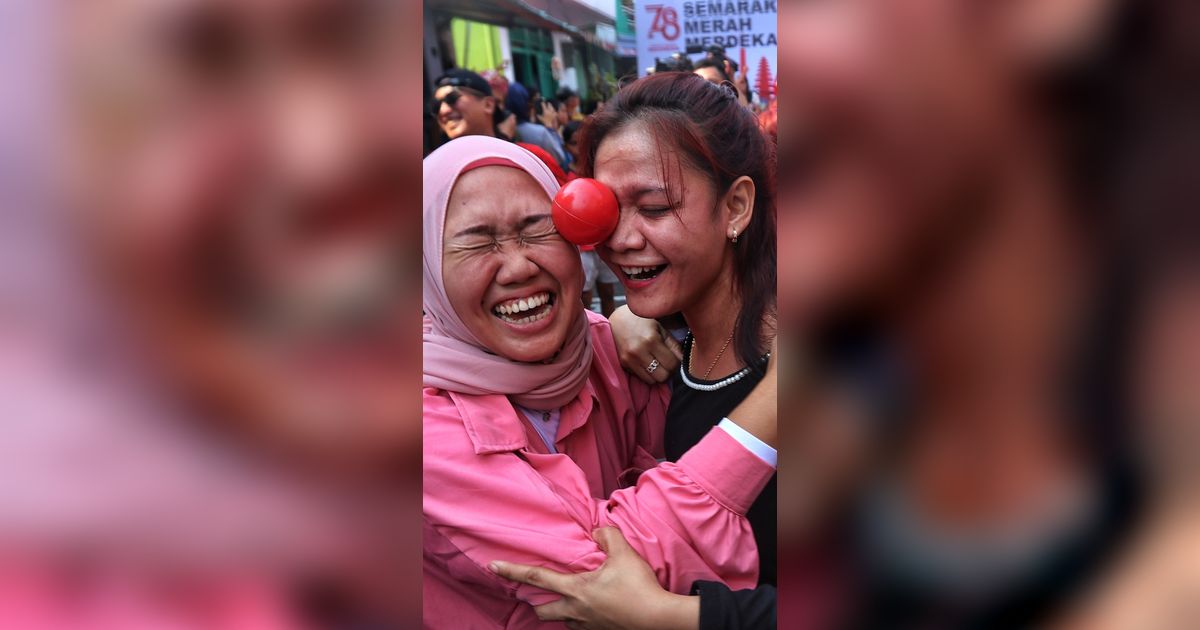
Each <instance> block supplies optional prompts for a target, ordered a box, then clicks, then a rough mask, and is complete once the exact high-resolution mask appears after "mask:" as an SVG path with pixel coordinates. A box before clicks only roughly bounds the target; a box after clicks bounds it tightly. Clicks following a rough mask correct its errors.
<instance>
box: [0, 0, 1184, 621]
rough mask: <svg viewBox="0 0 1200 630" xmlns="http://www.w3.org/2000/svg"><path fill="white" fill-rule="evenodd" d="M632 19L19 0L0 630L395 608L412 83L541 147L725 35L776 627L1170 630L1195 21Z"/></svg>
mask: <svg viewBox="0 0 1200 630" xmlns="http://www.w3.org/2000/svg"><path fill="white" fill-rule="evenodd" d="M650 4H652V3H646V4H645V5H643V4H641V3H638V2H599V1H597V2H590V1H589V2H579V1H573V0H572V1H568V0H562V1H553V0H546V1H541V2H535V1H534V0H523V1H519V0H503V1H500V0H497V1H496V2H489V3H475V2H471V3H468V2H455V1H454V0H438V1H430V2H427V3H425V4H424V5H422V4H420V3H408V2H400V1H398V0H176V1H165V0H92V1H91V2H87V3H67V2H44V1H43V2H38V1H35V0H9V1H8V2H6V3H4V7H3V8H2V9H0V15H3V17H4V18H5V19H3V20H0V30H2V35H3V36H0V47H2V48H3V55H0V63H2V67H3V77H4V79H5V81H4V87H3V88H2V89H3V98H0V216H3V224H2V225H3V229H2V230H0V239H3V244H2V245H0V309H2V310H0V349H2V351H0V372H2V373H3V377H0V401H3V402H2V403H0V405H2V406H0V410H2V411H0V431H2V433H0V558H3V560H2V561H0V626H3V627H21V628H62V627H75V628H80V627H83V628H88V627H167V626H171V627H204V628H213V627H231V626H236V627H255V628H258V627H297V626H299V627H410V626H415V625H416V624H417V623H419V622H417V621H416V620H417V619H419V606H420V604H419V588H420V581H419V577H418V573H417V571H418V566H419V563H418V559H419V557H418V554H419V544H420V534H419V529H418V527H419V522H418V518H419V517H418V516H417V514H418V510H417V504H418V501H419V496H420V494H419V483H420V482H419V478H420V477H419V465H420V462H419V459H418V456H417V453H418V452H419V450H418V449H419V435H420V434H419V432H418V431H419V424H418V423H419V420H418V419H419V417H420V416H419V403H418V398H417V378H418V371H419V370H418V363H419V359H418V357H419V356H420V354H419V349H418V337H417V333H416V331H417V321H418V318H419V309H418V308H417V307H416V306H415V304H414V302H415V296H416V295H417V294H418V288H419V287H418V283H419V279H418V278H419V276H418V260H417V252H418V250H419V245H418V240H417V238H416V236H417V230H416V229H414V226H415V222H416V221H417V218H416V217H417V216H418V215H417V212H416V209H417V208H418V207H419V205H420V199H419V195H420V193H419V191H420V185H419V183H418V182H419V181H420V176H419V173H420V159H421V157H422V155H423V154H425V153H427V152H428V151H429V150H431V149H432V147H434V146H437V144H438V143H439V142H441V141H444V138H442V137H441V136H439V135H438V134H439V133H440V132H441V129H440V128H439V126H438V125H437V124H436V115H435V114H434V112H431V111H430V108H429V107H428V103H429V101H430V100H431V99H432V98H433V97H434V94H433V92H434V88H435V86H434V84H433V83H432V82H431V80H432V78H434V77H437V76H438V75H439V74H441V73H443V72H445V71H446V70H448V69H451V68H468V69H471V70H473V71H476V72H479V73H481V74H482V73H488V72H491V73H492V74H491V75H489V76H488V77H485V78H486V79H489V80H490V79H492V78H493V77H494V78H497V79H498V78H499V77H501V76H502V77H504V78H505V79H506V80H507V81H508V82H513V83H521V84H523V85H525V86H526V87H527V88H535V89H537V90H538V91H539V92H540V94H541V96H542V97H543V98H544V99H546V100H558V101H559V102H558V103H557V104H555V105H554V109H555V114H556V116H557V114H558V111H559V109H560V107H561V108H562V109H566V110H568V111H567V115H568V116H567V118H568V119H567V121H566V123H564V124H565V125H569V124H570V123H571V122H573V121H572V119H571V118H572V116H573V115H574V114H573V113H572V112H574V111H577V112H579V114H580V115H581V116H582V115H585V114H586V113H587V112H590V111H592V110H594V109H595V108H596V107H600V106H602V105H601V103H602V102H603V100H604V99H605V98H607V96H609V95H611V94H612V92H613V91H614V90H616V89H619V87H620V85H621V84H622V80H623V79H625V78H626V77H632V76H636V75H640V74H644V73H646V72H648V71H650V70H651V68H654V69H655V70H670V69H678V66H680V65H682V64H684V63H685V61H684V58H686V59H687V62H686V63H692V64H695V63H696V62H697V61H699V60H701V59H703V58H707V57H709V56H712V55H715V54H716V52H715V49H714V47H718V48H723V49H724V50H723V52H722V53H721V54H722V55H723V57H724V58H725V59H729V60H730V61H732V62H736V63H737V64H738V70H737V71H735V74H740V75H742V80H741V81H739V89H740V91H741V95H742V98H744V99H745V101H746V103H747V106H749V107H756V108H758V109H760V110H762V113H763V114H764V119H767V118H768V117H772V113H771V112H770V109H769V106H770V103H771V102H772V101H773V100H774V99H776V98H777V97H778V95H779V94H778V92H779V91H780V90H781V91H782V99H783V107H782V110H781V111H779V114H778V116H779V119H778V137H779V143H780V145H779V146H780V164H779V166H780V193H781V194H780V195H779V199H780V200H781V201H780V208H779V209H780V211H781V212H780V226H781V237H780V238H781V239H783V242H781V243H780V251H781V254H782V255H781V257H780V267H781V269H780V272H781V273H780V287H779V289H780V293H779V295H780V309H781V315H782V322H783V329H782V330H783V333H782V335H783V338H784V341H785V346H784V351H783V352H782V353H781V356H782V358H783V361H784V369H785V373H784V375H785V377H786V378H788V379H789V381H790V382H789V385H788V386H786V387H784V388H783V391H784V392H786V396H787V398H786V399H785V400H781V402H780V408H781V409H786V410H787V412H786V413H785V414H783V416H782V421H783V422H784V423H785V429H784V442H785V443H784V446H783V448H782V449H781V455H782V463H781V465H780V490H779V492H780V517H779V518H780V526H781V527H780V543H781V545H780V549H781V557H780V560H781V563H780V566H781V569H780V571H781V588H782V589H783V593H784V597H782V598H781V600H780V601H781V609H780V626H781V627H789V628H791V627H797V628H833V627H856V628H915V627H920V628H986V627H997V628H1012V627H1054V628H1138V629H1146V628H1151V629H1155V628H1172V629H1173V628H1190V627H1194V625H1195V623H1196V622H1195V620H1196V619H1198V618H1200V616H1198V615H1200V613H1197V611H1195V610H1194V607H1195V603H1194V602H1196V601H1200V600H1198V599H1197V597H1196V594H1197V592H1198V591H1200V574H1198V573H1200V572H1198V571H1197V568H1196V567H1200V544H1198V543H1197V539H1196V538H1195V535H1194V532H1195V531H1196V527H1197V526H1200V501H1197V499H1196V497H1197V488H1198V486H1197V481H1198V480H1200V465H1198V464H1200V457H1197V447H1198V446H1200V387H1197V386H1196V385H1197V383H1198V380H1200V326H1198V325H1197V322H1200V275H1198V273H1197V272H1198V271H1200V267H1198V263H1200V248H1197V243H1196V239H1197V236H1198V235H1200V230H1198V228H1200V225H1198V223H1200V221H1198V216H1197V207H1200V206H1198V203H1197V202H1200V188H1198V186H1200V178H1197V177H1196V173H1195V169H1196V164H1198V163H1200V160H1198V159H1197V158H1198V157H1200V122H1198V120H1197V114H1196V112H1198V111H1200V83H1198V81H1197V79H1198V77H1197V73H1198V72H1200V47H1198V45H1197V42H1200V37H1198V35H1200V7H1198V6H1197V5H1196V4H1195V3H1192V2H1188V1H1187V0H1140V1H1134V0H1127V1H1122V0H1056V2H1052V3H1050V2H1040V1H1038V0H1013V1H1010V2H1005V3H987V2H976V1H973V0H887V1H886V2H885V1H879V0H793V1H792V2H784V3H781V4H782V6H779V7H778V9H779V12H778V27H777V32H776V31H771V33H772V34H774V35H775V39H776V43H778V66H776V65H775V63H776V62H775V60H774V59H771V60H768V62H767V66H768V72H767V73H766V76H765V77H763V76H762V73H760V72H758V70H759V69H760V67H761V65H762V63H761V62H760V61H759V60H758V59H756V56H757V55H755V54H753V53H750V54H749V55H748V58H747V60H745V61H743V59H742V53H741V50H742V49H747V50H752V49H753V48H754V44H756V43H758V42H756V41H755V39H754V36H755V35H756V34H757V35H758V36H759V40H760V41H761V43H763V44H764V45H765V44H766V43H767V41H768V40H767V37H766V31H764V30H763V29H762V28H760V25H759V24H758V23H757V22H752V23H750V24H748V25H745V26H748V27H749V28H748V29H743V26H744V24H743V23H742V22H741V21H740V18H736V19H734V24H733V25H732V26H731V27H730V28H729V29H725V30H723V32H722V33H720V34H717V33H715V32H710V33H696V32H693V33H691V34H690V35H692V36H693V38H694V39H696V38H699V39H700V40H701V41H699V42H692V43H691V44H690V45H689V43H688V42H687V38H688V35H689V33H688V32H687V28H688V24H689V23H697V24H698V23H699V21H700V20H699V18H696V15H697V14H698V13H699V12H700V11H704V12H706V13H709V12H711V11H713V9H711V8H710V7H709V5H713V4H721V5H722V7H721V8H720V9H717V11H724V10H725V7H724V5H726V4H729V3H708V2H704V3H701V2H681V3H653V4H656V5H658V6H659V7H660V9H661V7H662V6H663V5H664V4H670V5H671V6H672V7H676V5H678V8H677V11H678V13H677V14H676V15H675V18H674V19H673V20H672V19H671V17H670V16H669V15H667V14H665V12H663V11H661V10H659V11H652V10H651V9H650V7H649V5H650ZM733 4H734V10H735V11H737V10H739V7H738V5H740V4H748V5H749V6H750V7H752V6H753V4H756V3H733ZM757 4H761V5H766V4H771V6H772V8H774V3H757ZM685 5H686V6H685ZM701 5H703V8H699V7H700V6H701ZM689 7H690V8H689ZM760 8H762V7H760ZM689 10H690V11H691V12H692V14H691V15H692V18H694V19H691V20H690V22H689V17H688V13H687V12H688V11H689ZM672 25H674V27H675V29H676V30H675V31H672ZM655 26H657V29H656V28H654V27H655ZM726 26H730V25H728V24H726ZM711 29H712V27H711V26H710V31H711ZM680 30H682V31H683V34H682V38H683V39H684V42H683V45H682V46H681V47H680V46H677V47H676V48H675V49H674V50H670V51H668V50H666V49H662V50H657V51H651V50H649V49H648V48H647V49H646V50H639V40H638V33H639V32H642V33H644V37H643V40H645V41H643V42H642V43H646V41H648V40H649V39H650V34H651V33H656V34H657V35H658V36H661V37H664V38H666V37H667V36H668V35H670V34H671V33H672V32H677V31H680ZM743 30H746V32H745V33H743V32H742V31H743ZM705 35H707V36H708V37H709V39H708V40H707V41H705V40H703V36H705ZM743 35H745V36H746V37H749V39H747V40H743V39H742V37H743ZM718 36H719V37H721V38H722V39H721V40H720V41H718V40H717V39H716V38H717V37H718ZM731 37H732V38H733V39H732V40H730V39H727V38H731ZM680 48H682V50H680ZM646 53H649V55H650V56H649V59H650V61H647V56H646ZM760 58H762V59H766V56H765V55H762V56H761V57H760ZM418 59H420V60H421V62H422V63H421V64H420V65H418V63H417V60H418ZM722 65H723V64H722ZM747 70H749V71H747ZM735 78H736V77H735ZM418 82H420V83H421V84H422V91H421V93H418V92H417V91H416V90H415V89H414V87H415V85H416V84H417V83H418ZM489 82H490V81H489ZM496 83H500V82H499V81H496ZM564 88H566V89H567V90H569V92H571V93H573V94H574V96H575V97H576V98H577V99H578V102H577V103H576V104H574V105H573V106H566V107H562V106H564V105H567V101H570V98H566V99H560V98H559V96H560V94H563V95H566V96H568V97H569V96H570V94H568V93H564V92H562V90H563V89H564ZM573 108H578V109H573ZM431 119H432V120H431ZM418 120H421V121H422V122H421V123H420V124H421V131H422V133H421V143H422V146H421V148H418V146H417V143H418V140H417V138H418V136H417V129H418V127H417V125H418V124H419V123H418V122H417V121H418ZM547 121H549V117H548V118H547ZM574 122H577V121H574ZM564 137H565V136H564ZM564 148H565V147H564ZM564 159H565V156H564ZM603 297H604V296H603V295H602V294H598V295H597V296H596V302H595V307H596V308H599V309H603V308H604V305H603ZM613 299H619V296H613ZM405 383H407V384H408V385H404V384H405Z"/></svg>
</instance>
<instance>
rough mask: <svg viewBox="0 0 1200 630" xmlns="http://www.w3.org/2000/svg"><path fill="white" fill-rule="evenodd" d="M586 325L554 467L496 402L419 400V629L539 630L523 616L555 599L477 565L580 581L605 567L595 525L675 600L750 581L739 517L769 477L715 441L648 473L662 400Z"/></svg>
mask: <svg viewBox="0 0 1200 630" xmlns="http://www.w3.org/2000/svg"><path fill="white" fill-rule="evenodd" d="M589 317H590V318H591V321H590V324H591V326H590V331H591V335H592V343H593V344H594V353H595V354H594V358H593V361H592V370H591V376H590V377H589V379H588V382H587V384H586V385H585V386H584V388H583V390H582V391H581V392H580V395H579V397H578V398H576V399H575V400H574V401H573V402H571V403H569V404H568V405H566V406H565V407H564V408H563V409H562V416H561V421H560V425H559V429H558V435H557V439H556V443H555V447H556V449H557V450H558V453H557V454H551V453H549V450H548V449H547V448H546V446H545V444H544V443H543V442H542V440H541V438H540V437H538V435H537V433H536V431H535V430H534V429H533V428H532V427H531V426H529V423H528V421H527V420H525V419H524V418H523V417H522V416H521V415H520V414H519V413H518V412H517V411H516V410H515V409H514V408H513V406H512V404H511V403H510V402H509V401H508V399H507V397H505V396H500V395H495V396H463V395H458V394H455V393H451V392H446V391H442V390H438V389H434V388H426V389H425V390H424V392H423V403H424V534H423V537H424V540H423V544H424V580H423V590H424V593H423V602H424V611H425V612H424V617H425V626H426V627H430V628H529V627H540V625H541V624H542V622H540V621H539V620H538V619H537V616H536V615H535V614H534V612H533V608H532V607H531V605H534V606H536V605H540V604H544V603H547V602H549V601H553V600H555V599H557V598H558V595H556V594H553V593H550V592H548V591H544V590H541V589H537V588H534V587H530V586H525V585H517V584H516V583H513V582H510V581H507V580H504V579H502V578H499V577H498V576H496V575H495V574H493V573H492V572H491V571H489V570H488V569H487V563H488V562H490V561H492V560H509V561H513V562H521V563H526V564H536V565H542V566H546V567H550V568H552V569H555V570H558V571H564V572H579V571H590V570H593V569H596V568H597V567H599V566H600V564H601V563H602V562H603V561H604V554H603V552H601V551H600V549H599V547H598V546H597V545H596V543H595V541H593V540H592V530H594V529H595V528H597V527H602V526H614V527H617V528H619V529H620V530H621V532H622V533H623V534H624V535H625V537H626V539H628V541H629V543H630V545H632V546H633V548H634V549H636V550H637V552H638V553H639V554H640V555H641V556H642V557H643V558H645V559H646V561H647V562H649V563H650V565H651V566H653V567H654V568H655V572H656V573H657V575H658V579H659V582H660V583H661V584H662V585H663V586H664V587H665V588H667V589H670V590H671V591H674V592H676V593H686V592H688V590H689V589H690V587H691V585H692V582H693V581H695V580H698V579H706V580H714V579H716V580H721V581H723V582H725V583H726V584H728V585H729V586H731V587H732V588H735V589H739V588H750V587H753V586H754V584H755V582H756V581H757V578H758V553H757V549H756V547H755V544H754V537H753V535H752V533H751V531H750V526H749V524H748V523H747V521H746V519H745V513H746V510H747V509H748V508H749V507H750V504H751V502H752V501H753V500H754V498H755V497H756V496H757V495H758V493H759V491H761V490H762V488H763V486H764V485H765V484H766V482H767V480H768V479H770V477H771V475H772V473H773V472H774V471H773V469H772V468H771V466H769V465H768V464H766V463H765V462H763V461H762V460H761V459H759V458H758V457H757V456H755V455H754V454H752V453H751V452H750V451H748V450H746V449H745V448H744V447H743V446H742V445H741V444H739V443H738V442H737V441H736V440H734V439H733V438H732V437H730V436H729V435H728V434H726V433H725V432H724V431H722V430H719V429H714V430H712V431H711V432H709V434H708V435H707V436H706V437H705V438H704V439H703V440H701V441H700V443H699V444H697V445H696V446H695V447H693V448H692V449H691V450H690V451H688V452H687V453H686V454H685V455H684V456H683V457H682V458H681V459H680V460H679V462H678V463H670V462H667V463H662V464H659V465H657V466H655V461H656V460H655V459H654V457H655V456H660V455H661V450H662V430H663V420H664V417H665V414H666V407H667V403H668V397H669V392H668V391H667V390H666V388H665V387H662V386H659V387H656V388H650V387H648V386H646V385H645V384H643V383H642V382H641V381H639V380H637V379H636V378H633V377H630V376H629V375H627V374H626V373H625V372H624V371H623V370H622V369H621V366H620V363H619V361H618V360H617V352H616V347H615V346H614V345H613V341H612V336H611V332H610V329H609V326H608V322H607V321H606V320H604V318H602V317H600V316H598V315H596V316H594V317H593V316H592V314H591V313H589ZM644 469H645V470H646V472H645V473H644V474H641V475H640V477H638V476H637V473H638V472H639V471H640V470H644ZM634 479H636V485H633V486H632V487H626V486H628V485H629V482H631V481H633V480H634Z"/></svg>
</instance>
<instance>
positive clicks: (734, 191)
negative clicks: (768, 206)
mask: <svg viewBox="0 0 1200 630" xmlns="http://www.w3.org/2000/svg"><path fill="white" fill-rule="evenodd" d="M722 205H723V207H724V209H725V213H724V214H725V236H726V238H729V239H732V238H733V231H734V230H737V233H738V234H743V233H745V231H746V226H748V225H750V219H751V218H752V217H753V216H754V180H752V179H750V178H749V177H747V176H745V175H742V176H741V177H739V178H737V179H735V180H734V181H733V184H731V185H730V186H729V190H727V191H726V192H725V199H724V200H723V203H722Z"/></svg>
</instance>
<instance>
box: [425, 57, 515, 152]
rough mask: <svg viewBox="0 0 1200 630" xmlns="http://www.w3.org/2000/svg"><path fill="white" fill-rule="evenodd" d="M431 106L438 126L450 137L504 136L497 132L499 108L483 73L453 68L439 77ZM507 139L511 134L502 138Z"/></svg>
mask: <svg viewBox="0 0 1200 630" xmlns="http://www.w3.org/2000/svg"><path fill="white" fill-rule="evenodd" d="M434 85H436V86H437V88H436V91H435V92H434V93H433V98H434V101H433V104H432V110H433V113H434V115H435V116H436V117H437V123H438V127H440V128H441V130H442V132H443V133H445V134H446V136H447V137H448V138H450V139H451V140H453V139H455V138H458V137H460V136H469V135H484V136H499V137H504V136H502V135H500V134H498V133H497V132H496V115H497V114H498V113H499V108H498V105H497V103H496V97H494V96H492V87H491V86H490V85H489V84H488V82H487V81H486V80H484V78H483V77H481V76H479V75H478V74H476V73H474V72H471V71H470V70H464V69H462V68H452V69H450V70H447V71H446V72H445V74H443V75H442V76H440V77H438V80H437V81H436V82H435V83H434ZM505 139H506V140H508V139H510V138H505Z"/></svg>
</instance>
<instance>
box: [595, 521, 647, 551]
mask: <svg viewBox="0 0 1200 630" xmlns="http://www.w3.org/2000/svg"><path fill="white" fill-rule="evenodd" d="M592 539H593V540H595V541H596V544H598V545H600V549H601V550H602V551H603V552H604V553H605V555H607V556H608V557H609V558H613V557H615V556H622V555H625V554H629V553H633V554H636V553H637V552H636V551H634V550H633V547H630V546H629V541H627V540H625V536H624V535H622V534H621V530H619V529H617V528H616V527H601V528H599V529H597V530H596V531H594V532H592Z"/></svg>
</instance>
